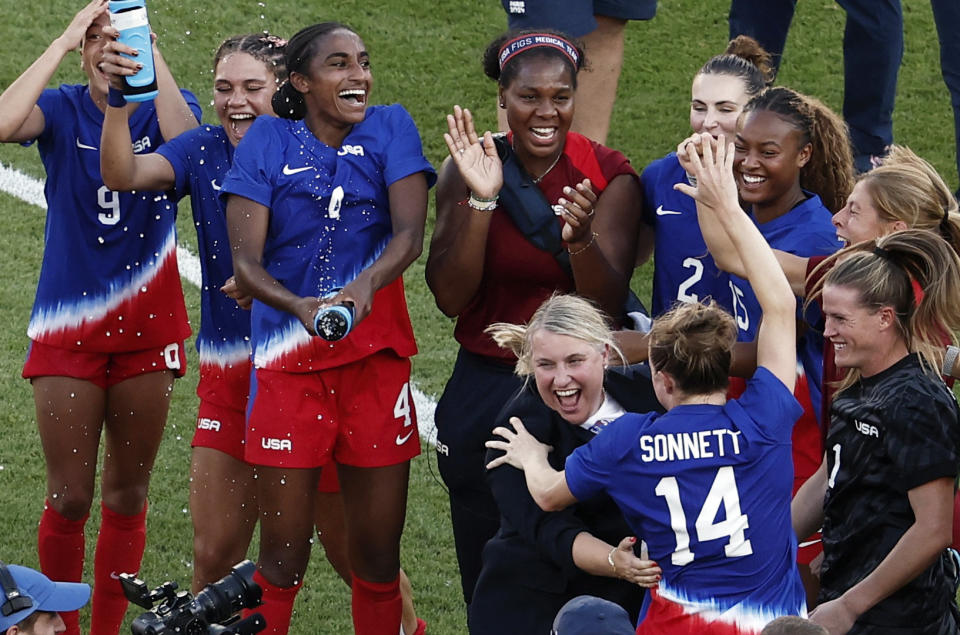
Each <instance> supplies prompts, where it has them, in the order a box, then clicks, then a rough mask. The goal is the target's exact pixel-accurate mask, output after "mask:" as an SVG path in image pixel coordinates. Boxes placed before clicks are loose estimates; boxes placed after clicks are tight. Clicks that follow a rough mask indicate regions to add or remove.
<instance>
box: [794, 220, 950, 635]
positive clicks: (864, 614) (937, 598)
mask: <svg viewBox="0 0 960 635" xmlns="http://www.w3.org/2000/svg"><path fill="white" fill-rule="evenodd" d="M851 252H853V253H851ZM831 265H832V266H831ZM825 266H830V267H831V268H830V269H829V272H828V273H827V274H826V276H825V277H824V278H823V285H822V289H821V290H820V291H819V292H818V293H817V295H818V296H819V297H820V300H821V303H822V306H823V314H824V316H825V328H824V336H825V337H826V338H827V339H828V340H829V341H830V343H831V344H832V345H833V348H834V351H835V356H836V364H837V366H838V367H840V368H843V369H846V370H847V375H846V377H845V378H844V380H843V382H842V383H841V384H840V386H839V389H838V392H837V394H836V396H835V397H834V399H833V403H832V405H831V409H830V414H831V418H830V428H829V432H828V436H827V447H826V460H825V461H824V462H823V465H822V466H821V467H820V469H819V470H818V471H817V473H816V474H814V475H813V476H812V477H811V478H810V480H808V481H807V483H806V484H804V486H803V487H802V488H801V489H800V491H799V492H798V493H797V496H796V498H795V499H794V502H793V518H794V520H793V522H794V527H795V528H796V531H797V535H804V536H806V535H809V534H810V533H811V532H812V531H815V530H816V529H817V528H818V527H821V526H822V527H823V553H824V559H823V566H822V568H821V575H820V582H821V587H820V596H819V598H818V600H819V603H818V606H817V608H816V609H815V610H814V611H813V613H812V614H811V616H810V617H811V619H812V620H813V621H815V622H817V623H819V624H821V625H823V626H825V627H826V628H827V630H828V631H829V632H830V633H831V634H832V635H839V634H842V633H848V632H849V633H894V632H896V633H916V634H917V635H926V634H931V635H933V634H937V635H939V634H941V633H957V632H960V620H958V617H960V610H958V609H957V606H956V599H955V593H956V579H955V575H956V573H955V572H956V564H955V563H954V562H952V559H951V557H950V555H949V554H948V553H947V552H946V551H945V548H946V547H947V546H949V545H950V542H951V526H952V520H953V500H954V489H955V479H956V478H957V471H958V468H957V466H958V464H960V408H958V406H957V401H956V398H955V397H954V395H953V394H952V393H951V391H950V389H949V388H947V387H946V386H945V385H944V383H943V381H942V379H941V377H940V373H941V372H945V373H946V372H947V371H944V370H943V369H941V365H943V364H944V358H943V339H944V337H947V338H948V339H950V340H952V341H954V342H955V341H956V339H955V334H956V333H957V332H958V330H960V258H958V257H957V254H956V252H955V251H954V250H953V249H952V248H951V247H950V245H948V244H947V243H946V241H944V240H943V239H942V238H941V237H940V236H938V235H936V234H934V233H933V232H929V231H925V230H915V229H907V230H903V231H898V232H893V233H891V234H888V235H886V236H883V237H880V238H877V239H875V240H871V241H867V242H863V243H860V244H858V245H857V246H855V247H851V249H850V250H848V251H846V252H844V255H843V256H841V257H839V258H837V259H836V263H835V264H832V263H826V265H825ZM952 365H953V361H952V360H951V361H950V362H949V366H952Z"/></svg>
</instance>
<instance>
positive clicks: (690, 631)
mask: <svg viewBox="0 0 960 635" xmlns="http://www.w3.org/2000/svg"><path fill="white" fill-rule="evenodd" d="M797 613H801V616H802V617H806V616H807V615H806V611H805V610H800V611H795V612H791V611H790V610H784V611H783V612H778V611H773V610H771V609H770V608H769V607H765V608H764V607H751V606H750V605H748V604H746V603H744V602H741V603H739V604H736V605H734V606H732V607H729V608H723V607H722V606H720V604H719V603H718V602H716V601H715V600H692V599H688V598H686V597H685V596H684V595H683V594H682V593H679V592H676V591H671V590H670V589H668V588H666V587H665V586H664V585H663V584H662V583H661V584H660V586H659V587H658V588H655V589H651V590H650V604H649V606H648V607H647V613H646V616H645V617H644V620H643V621H642V622H641V623H640V625H639V626H638V627H637V635H654V634H661V633H670V634H671V635H703V634H704V633H710V635H758V634H759V633H760V631H762V630H763V627H764V626H766V625H767V624H768V623H769V622H771V621H773V620H774V619H776V618H778V617H781V616H783V615H796V614H797Z"/></svg>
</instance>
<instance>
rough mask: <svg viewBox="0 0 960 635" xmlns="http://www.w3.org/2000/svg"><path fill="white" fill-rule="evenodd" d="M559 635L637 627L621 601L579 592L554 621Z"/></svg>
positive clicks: (616, 632) (620, 632) (620, 634)
mask: <svg viewBox="0 0 960 635" xmlns="http://www.w3.org/2000/svg"><path fill="white" fill-rule="evenodd" d="M552 632H553V633H555V634H556V635H633V634H634V633H635V632H636V628H635V627H634V626H633V624H632V623H631V622H630V616H629V615H627V612H626V611H625V610H624V608H623V607H622V606H620V605H619V604H614V603H613V602H610V601H609V600H604V599H603V598H598V597H594V596H592V595H580V596H577V597H575V598H573V599H572V600H570V601H569V602H567V603H566V604H564V605H563V608H562V609H560V612H559V613H557V617H556V619H555V620H554V621H553V631H552Z"/></svg>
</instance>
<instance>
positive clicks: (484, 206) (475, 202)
mask: <svg viewBox="0 0 960 635" xmlns="http://www.w3.org/2000/svg"><path fill="white" fill-rule="evenodd" d="M499 200H500V197H499V196H494V197H493V198H477V197H476V196H475V195H474V193H473V192H470V198H468V199H467V205H468V206H469V207H470V209H475V210H477V211H478V212H492V211H493V210H495V209H496V208H497V202H498V201H499Z"/></svg>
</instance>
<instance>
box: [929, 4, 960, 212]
mask: <svg viewBox="0 0 960 635" xmlns="http://www.w3.org/2000/svg"><path fill="white" fill-rule="evenodd" d="M930 4H931V5H932V6H933V20H934V22H936V24H937V37H938V38H939V39H940V72H941V73H942V74H943V82H944V83H945V84H946V85H947V90H949V91H950V103H951V104H952V105H953V134H954V137H956V146H954V147H956V149H957V174H958V175H960V0H930ZM958 194H960V190H958Z"/></svg>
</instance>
